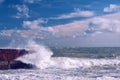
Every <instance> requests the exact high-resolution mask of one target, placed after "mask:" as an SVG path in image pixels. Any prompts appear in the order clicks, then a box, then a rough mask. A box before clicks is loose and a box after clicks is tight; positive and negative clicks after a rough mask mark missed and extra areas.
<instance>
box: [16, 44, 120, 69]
mask: <svg viewBox="0 0 120 80" xmlns="http://www.w3.org/2000/svg"><path fill="white" fill-rule="evenodd" d="M26 49H29V50H33V51H34V52H32V53H31V54H27V55H24V56H22V57H19V58H18V59H17V60H20V61H22V62H24V63H30V64H32V65H35V66H36V67H37V68H40V69H44V68H61V69H69V68H80V67H82V68H88V67H92V66H104V65H120V60H119V58H115V59H84V58H83V59H80V58H68V57H51V56H52V55H53V52H52V51H51V50H50V49H48V48H47V47H44V46H41V45H38V44H36V43H35V42H30V43H29V44H28V46H27V47H26Z"/></svg>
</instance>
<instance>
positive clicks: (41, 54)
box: [0, 43, 120, 80]
mask: <svg viewBox="0 0 120 80" xmlns="http://www.w3.org/2000/svg"><path fill="white" fill-rule="evenodd" d="M26 49H29V50H34V52H31V54H27V55H24V56H21V57H19V58H17V59H16V60H20V61H22V62H24V63H29V64H32V65H34V66H35V67H33V69H9V70H0V80H120V47H79V48H78V47H77V48H53V47H52V48H48V47H46V46H43V45H37V44H35V43H34V44H31V45H29V47H28V46H27V48H26Z"/></svg>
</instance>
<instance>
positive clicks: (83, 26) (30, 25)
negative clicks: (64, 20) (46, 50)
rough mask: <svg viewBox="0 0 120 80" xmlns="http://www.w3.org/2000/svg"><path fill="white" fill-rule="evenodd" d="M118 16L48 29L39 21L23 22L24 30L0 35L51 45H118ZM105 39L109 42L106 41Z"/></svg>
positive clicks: (119, 18) (111, 15)
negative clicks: (35, 40)
mask: <svg viewBox="0 0 120 80" xmlns="http://www.w3.org/2000/svg"><path fill="white" fill-rule="evenodd" d="M119 15H120V13H114V14H109V15H105V16H99V17H94V18H90V19H86V20H82V21H74V22H71V23H68V24H63V25H62V24H61V25H56V26H49V27H43V26H42V25H41V23H43V22H44V20H41V19H37V20H33V21H24V22H23V26H24V28H25V30H12V31H9V30H4V31H2V32H1V33H0V34H1V35H4V36H10V37H11V39H19V38H20V39H19V40H21V38H23V39H22V40H27V39H37V40H39V41H43V42H45V43H48V44H49V43H50V44H52V45H55V44H58V45H66V44H68V45H71V44H72V45H81V44H82V45H83V46H84V45H88V44H90V43H91V41H93V43H92V44H99V45H101V44H102V45H103V44H104V43H105V44H106V42H107V44H109V43H111V42H113V41H116V43H119V40H120V38H119V35H120V26H119V25H120V22H119V21H120V17H118V16H119ZM26 28H27V29H26ZM1 35H0V36H1ZM91 35H94V38H93V37H91ZM107 38H108V39H110V40H109V41H108V39H107ZM22 40H21V41H22ZM110 41H111V42H110ZM117 41H118V42H117ZM22 42H23V41H22ZM95 42H96V43H95ZM100 43H101V44H100ZM116 43H115V44H116ZM92 44H91V45H92ZM111 45H114V44H111Z"/></svg>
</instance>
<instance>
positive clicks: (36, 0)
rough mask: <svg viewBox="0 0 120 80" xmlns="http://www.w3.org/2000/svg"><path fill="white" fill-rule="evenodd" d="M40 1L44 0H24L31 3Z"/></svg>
mask: <svg viewBox="0 0 120 80" xmlns="http://www.w3.org/2000/svg"><path fill="white" fill-rule="evenodd" d="M39 1H42V0H24V2H25V3H30V4H33V3H36V2H39Z"/></svg>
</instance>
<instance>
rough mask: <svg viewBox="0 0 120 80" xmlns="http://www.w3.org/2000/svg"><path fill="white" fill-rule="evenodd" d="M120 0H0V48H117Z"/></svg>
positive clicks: (119, 33) (118, 44) (119, 42)
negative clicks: (31, 42)
mask: <svg viewBox="0 0 120 80" xmlns="http://www.w3.org/2000/svg"><path fill="white" fill-rule="evenodd" d="M119 25H120V0H0V47H8V46H11V45H12V46H16V47H17V46H21V45H27V43H28V42H29V41H35V42H36V43H38V44H42V45H45V46H49V47H120V26H119Z"/></svg>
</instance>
